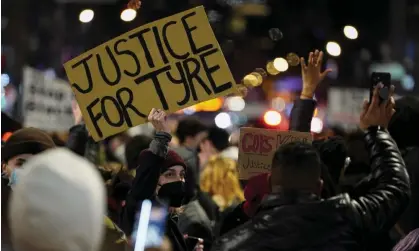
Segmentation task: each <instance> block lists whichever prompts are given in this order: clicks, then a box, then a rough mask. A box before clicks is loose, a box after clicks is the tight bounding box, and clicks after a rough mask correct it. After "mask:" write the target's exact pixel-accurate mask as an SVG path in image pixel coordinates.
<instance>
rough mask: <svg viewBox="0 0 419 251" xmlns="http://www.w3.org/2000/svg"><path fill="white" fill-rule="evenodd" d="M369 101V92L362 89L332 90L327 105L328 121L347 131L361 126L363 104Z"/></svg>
mask: <svg viewBox="0 0 419 251" xmlns="http://www.w3.org/2000/svg"><path fill="white" fill-rule="evenodd" d="M365 99H369V90H368V89H360V88H330V89H329V93H328V104H327V121H328V123H329V124H332V125H340V126H342V127H344V128H345V129H353V128H356V127H357V126H358V124H359V115H360V114H361V109H362V104H363V102H364V100H365Z"/></svg>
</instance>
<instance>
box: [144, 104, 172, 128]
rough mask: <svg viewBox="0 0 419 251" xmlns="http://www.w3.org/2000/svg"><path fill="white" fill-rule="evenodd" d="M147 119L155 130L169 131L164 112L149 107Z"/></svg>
mask: <svg viewBox="0 0 419 251" xmlns="http://www.w3.org/2000/svg"><path fill="white" fill-rule="evenodd" d="M148 120H149V121H150V122H151V124H152V125H153V127H154V129H156V131H157V132H166V133H170V132H171V131H170V126H169V123H168V122H167V119H166V113H165V112H164V111H162V110H160V109H154V108H153V109H151V112H150V114H149V115H148Z"/></svg>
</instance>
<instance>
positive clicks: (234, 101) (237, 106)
mask: <svg viewBox="0 0 419 251" xmlns="http://www.w3.org/2000/svg"><path fill="white" fill-rule="evenodd" d="M226 103H227V107H228V109H229V110H230V111H235V112H239V111H242V110H243V109H244V107H245V106H246V102H245V101H244V99H243V98H242V97H229V98H228V99H227V100H226Z"/></svg>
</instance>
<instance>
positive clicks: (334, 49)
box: [326, 42, 342, 57]
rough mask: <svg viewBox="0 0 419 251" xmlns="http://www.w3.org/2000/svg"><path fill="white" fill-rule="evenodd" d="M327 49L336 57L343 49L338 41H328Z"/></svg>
mask: <svg viewBox="0 0 419 251" xmlns="http://www.w3.org/2000/svg"><path fill="white" fill-rule="evenodd" d="M326 51H327V53H329V54H330V55H331V56H334V57H337V56H339V55H340V53H341V52H342V50H341V49H340V45H339V44H338V43H336V42H328V43H327V45H326Z"/></svg>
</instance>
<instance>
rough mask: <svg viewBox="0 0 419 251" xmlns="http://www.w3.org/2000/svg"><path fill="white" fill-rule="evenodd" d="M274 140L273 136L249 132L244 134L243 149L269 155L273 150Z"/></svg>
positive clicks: (245, 151) (247, 151) (246, 151)
mask: <svg viewBox="0 0 419 251" xmlns="http://www.w3.org/2000/svg"><path fill="white" fill-rule="evenodd" d="M274 140H275V138H274V137H271V136H267V135H264V134H257V133H256V134H253V133H251V132H248V133H246V134H244V135H243V138H242V141H241V149H242V151H243V152H244V153H252V154H258V155H267V154H268V153H270V152H271V151H272V150H273V145H274V142H273V141H274Z"/></svg>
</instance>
